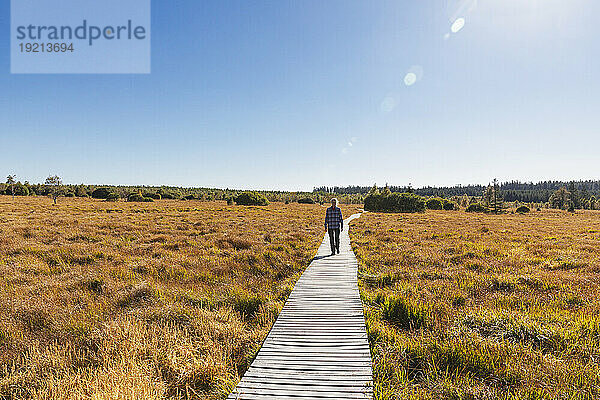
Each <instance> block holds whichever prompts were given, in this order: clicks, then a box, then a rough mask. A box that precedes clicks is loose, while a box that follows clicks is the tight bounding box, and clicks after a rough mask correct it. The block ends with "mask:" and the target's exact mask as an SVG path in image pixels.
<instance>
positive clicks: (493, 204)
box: [482, 179, 504, 214]
mask: <svg viewBox="0 0 600 400" xmlns="http://www.w3.org/2000/svg"><path fill="white" fill-rule="evenodd" d="M482 197H483V198H482V201H483V204H484V205H485V206H486V207H488V208H489V209H491V210H492V212H493V213H494V214H498V213H499V212H500V211H502V209H503V208H504V203H503V200H502V196H501V195H500V185H499V184H498V180H497V179H494V180H493V181H492V183H491V184H489V185H488V186H487V188H485V191H484V192H483V195H482Z"/></svg>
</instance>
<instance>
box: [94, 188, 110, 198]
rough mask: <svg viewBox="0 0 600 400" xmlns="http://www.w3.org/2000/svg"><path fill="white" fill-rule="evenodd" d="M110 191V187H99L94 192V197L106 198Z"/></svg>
mask: <svg viewBox="0 0 600 400" xmlns="http://www.w3.org/2000/svg"><path fill="white" fill-rule="evenodd" d="M110 193H111V191H110V190H109V189H108V188H97V189H95V190H94V191H93V192H92V198H94V199H104V200H106V198H107V197H108V195H109V194H110Z"/></svg>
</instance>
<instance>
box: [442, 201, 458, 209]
mask: <svg viewBox="0 0 600 400" xmlns="http://www.w3.org/2000/svg"><path fill="white" fill-rule="evenodd" d="M443 207H444V210H446V211H452V210H457V209H458V205H457V204H456V203H455V202H453V201H450V200H446V199H444V206H443Z"/></svg>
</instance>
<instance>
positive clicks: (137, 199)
mask: <svg viewBox="0 0 600 400" xmlns="http://www.w3.org/2000/svg"><path fill="white" fill-rule="evenodd" d="M127 201H131V202H140V203H149V202H152V201H154V199H151V198H150V197H144V196H142V195H141V194H139V193H131V194H130V195H129V196H127Z"/></svg>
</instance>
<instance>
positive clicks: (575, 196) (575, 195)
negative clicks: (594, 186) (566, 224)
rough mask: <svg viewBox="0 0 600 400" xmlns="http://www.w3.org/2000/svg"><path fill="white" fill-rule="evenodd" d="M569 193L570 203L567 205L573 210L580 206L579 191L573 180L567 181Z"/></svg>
mask: <svg viewBox="0 0 600 400" xmlns="http://www.w3.org/2000/svg"><path fill="white" fill-rule="evenodd" d="M569 193H570V194H571V195H570V197H569V200H570V201H571V203H572V204H571V205H570V206H569V211H571V209H573V210H575V209H578V208H581V197H580V196H579V192H578V191H577V188H576V187H575V182H573V181H571V182H570V183H569Z"/></svg>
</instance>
